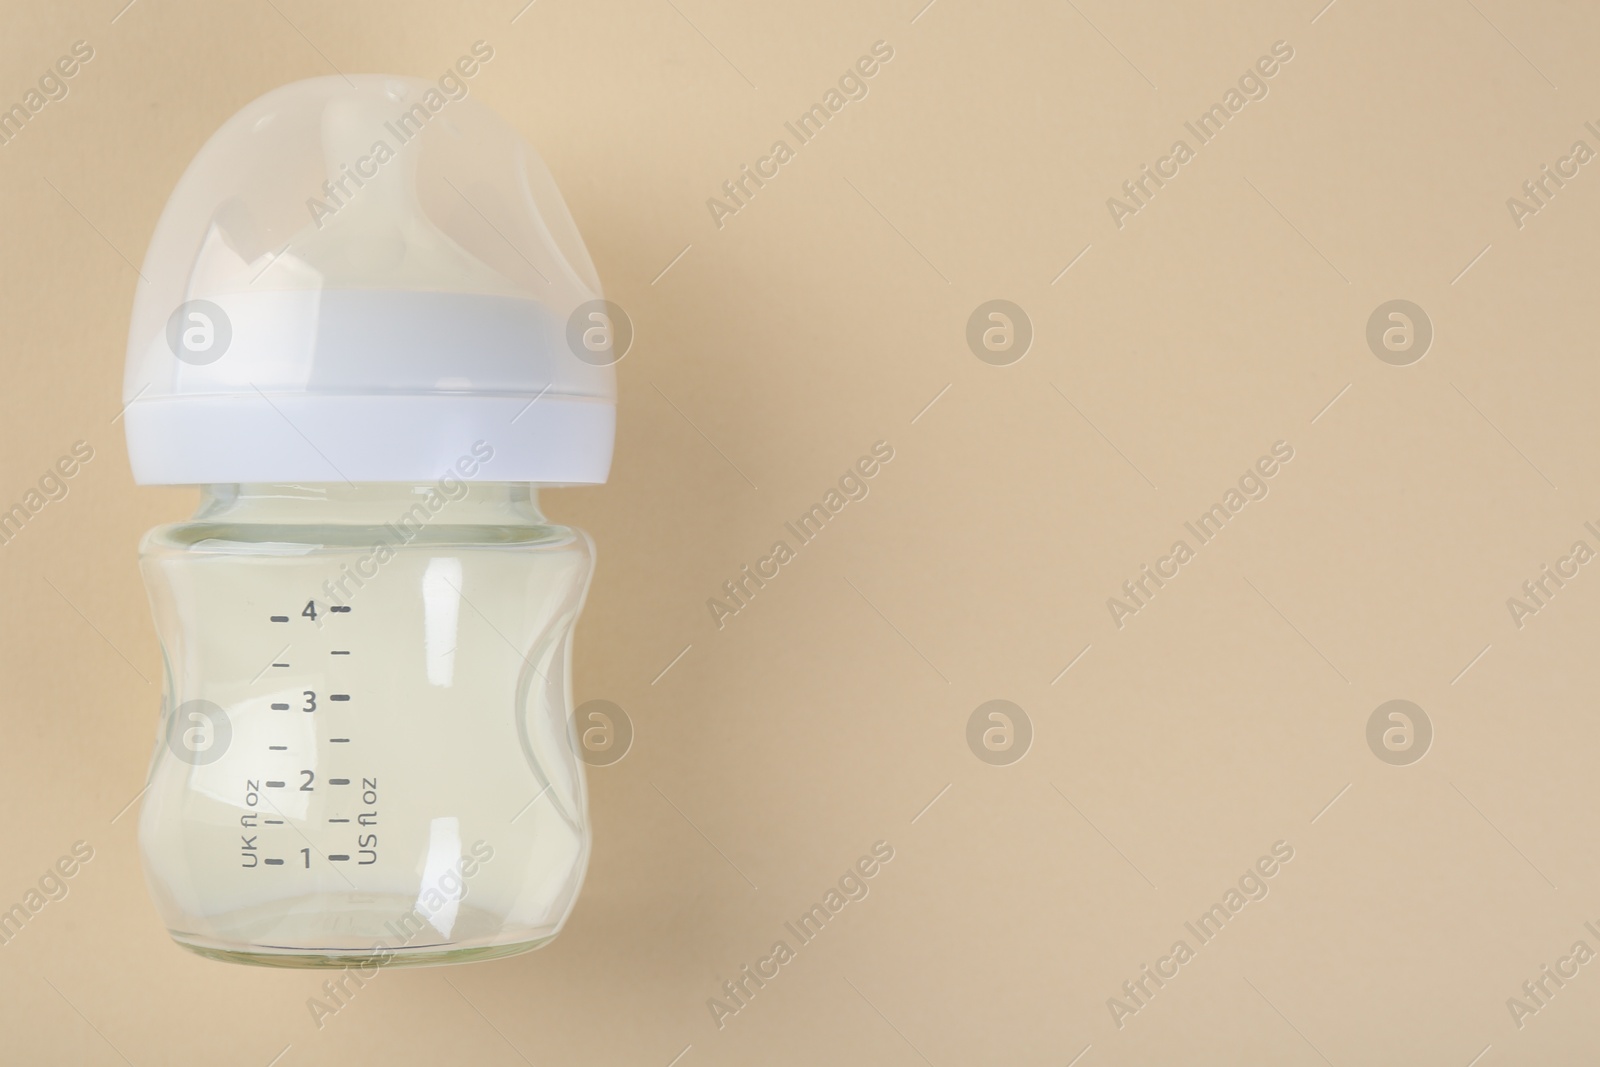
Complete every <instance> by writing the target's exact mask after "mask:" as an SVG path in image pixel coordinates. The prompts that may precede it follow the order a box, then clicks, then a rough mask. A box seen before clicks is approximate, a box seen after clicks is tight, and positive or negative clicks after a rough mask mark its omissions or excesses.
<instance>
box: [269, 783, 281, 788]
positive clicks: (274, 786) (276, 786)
mask: <svg viewBox="0 0 1600 1067" xmlns="http://www.w3.org/2000/svg"><path fill="white" fill-rule="evenodd" d="M267 788H268V789H282V788H283V783H282V782H268V783H267Z"/></svg>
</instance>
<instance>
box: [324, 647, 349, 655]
mask: <svg viewBox="0 0 1600 1067" xmlns="http://www.w3.org/2000/svg"><path fill="white" fill-rule="evenodd" d="M349 654H350V650H349V649H348V648H345V649H338V648H336V649H334V650H332V651H331V652H329V653H328V655H330V656H348V655H349Z"/></svg>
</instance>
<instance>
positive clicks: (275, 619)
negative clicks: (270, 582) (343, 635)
mask: <svg viewBox="0 0 1600 1067" xmlns="http://www.w3.org/2000/svg"><path fill="white" fill-rule="evenodd" d="M272 621H273V622H288V621H289V616H287V615H274V616H273V617H272ZM267 862H268V863H271V862H272V861H271V860H268V861H267ZM278 862H279V863H282V862H283V861H282V860H279V861H278Z"/></svg>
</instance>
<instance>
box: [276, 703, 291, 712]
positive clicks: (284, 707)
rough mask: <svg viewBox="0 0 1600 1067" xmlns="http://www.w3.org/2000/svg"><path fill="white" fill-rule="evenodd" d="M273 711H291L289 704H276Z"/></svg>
mask: <svg viewBox="0 0 1600 1067" xmlns="http://www.w3.org/2000/svg"><path fill="white" fill-rule="evenodd" d="M272 710H273V711H288V710H289V705H287V704H274V705H272Z"/></svg>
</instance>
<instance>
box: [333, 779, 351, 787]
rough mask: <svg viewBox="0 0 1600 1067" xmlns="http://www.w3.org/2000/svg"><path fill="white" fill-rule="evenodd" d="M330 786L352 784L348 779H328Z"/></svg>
mask: <svg viewBox="0 0 1600 1067" xmlns="http://www.w3.org/2000/svg"><path fill="white" fill-rule="evenodd" d="M328 784H329V785H349V784H350V779H348V778H329V779H328Z"/></svg>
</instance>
